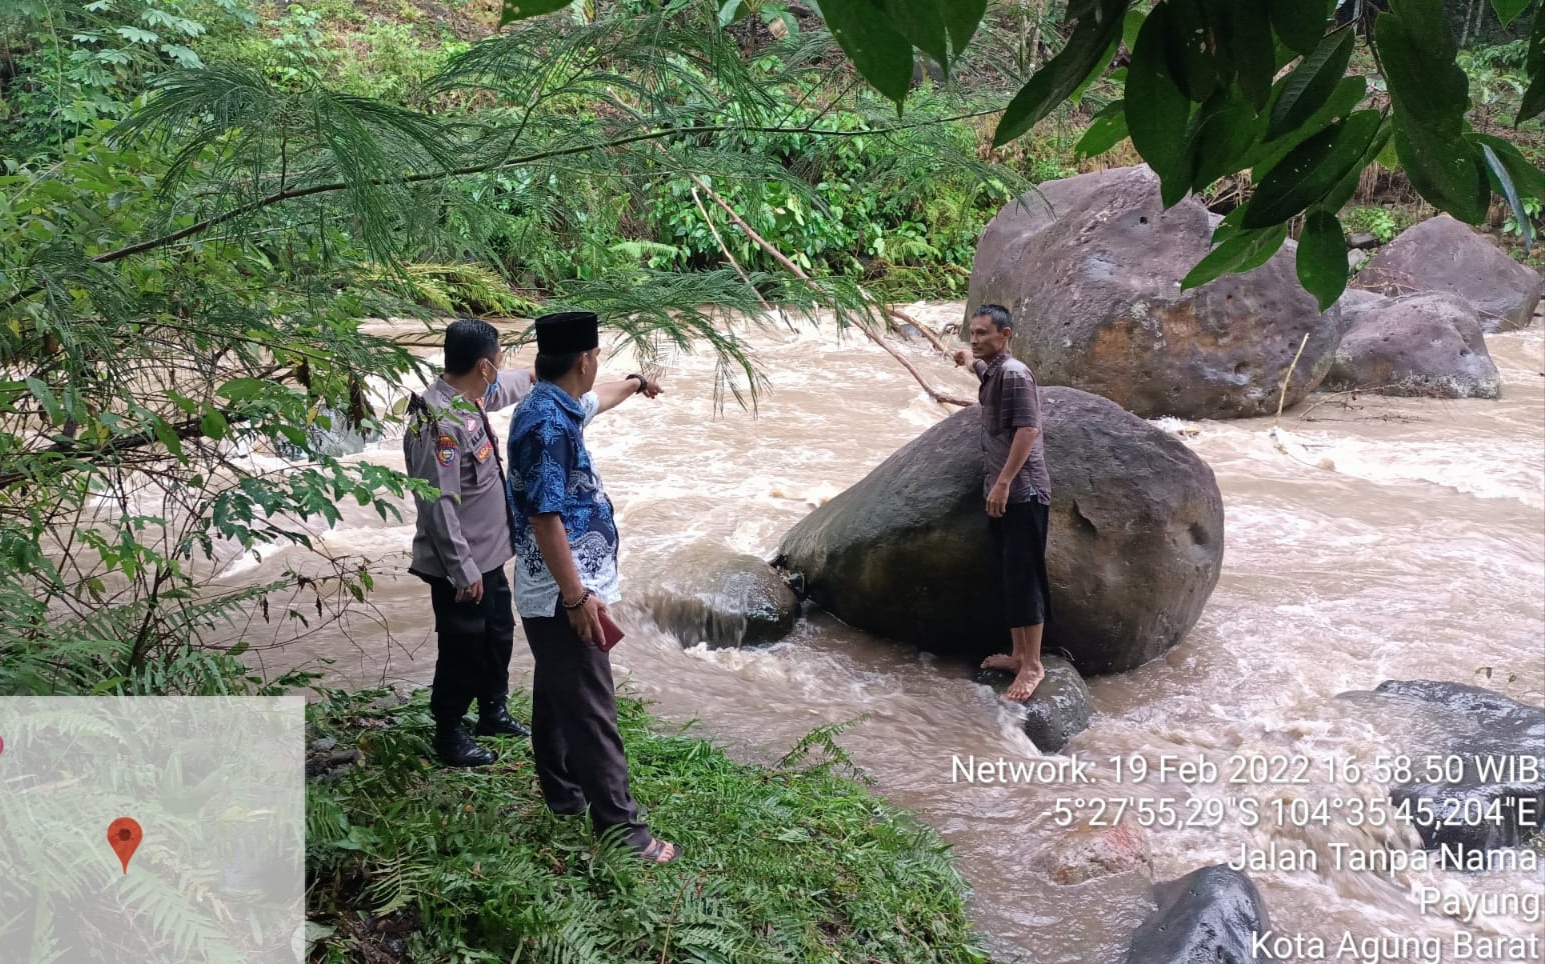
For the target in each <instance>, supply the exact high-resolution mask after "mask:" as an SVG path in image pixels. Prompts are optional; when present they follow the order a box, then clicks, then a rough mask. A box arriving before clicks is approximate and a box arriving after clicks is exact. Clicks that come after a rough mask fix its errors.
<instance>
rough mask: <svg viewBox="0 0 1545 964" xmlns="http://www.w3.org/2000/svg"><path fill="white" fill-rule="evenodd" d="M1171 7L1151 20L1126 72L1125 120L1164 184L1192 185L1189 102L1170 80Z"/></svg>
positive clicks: (1155, 13) (1135, 144)
mask: <svg viewBox="0 0 1545 964" xmlns="http://www.w3.org/2000/svg"><path fill="white" fill-rule="evenodd" d="M1168 9H1169V8H1168V7H1166V6H1164V5H1162V4H1161V5H1160V6H1158V7H1156V8H1155V9H1154V11H1153V12H1152V13H1150V14H1149V15H1148V19H1147V21H1146V22H1144V24H1143V29H1142V30H1141V31H1140V32H1139V33H1138V35H1137V48H1136V49H1135V50H1133V51H1132V63H1131V65H1130V66H1129V67H1128V68H1127V70H1128V73H1127V87H1126V104H1127V106H1126V115H1127V129H1128V131H1129V132H1130V134H1131V137H1132V146H1133V147H1135V148H1137V152H1138V153H1139V154H1141V155H1142V156H1143V160H1145V161H1147V162H1148V165H1149V166H1150V167H1152V168H1153V169H1154V171H1155V172H1156V173H1158V175H1159V179H1160V180H1161V181H1162V182H1165V183H1171V182H1175V183H1184V184H1185V186H1186V187H1190V185H1191V164H1190V161H1189V158H1188V147H1189V144H1188V138H1187V135H1188V126H1189V122H1190V119H1191V101H1190V100H1189V99H1187V97H1186V95H1185V94H1184V93H1183V92H1181V90H1180V88H1179V87H1178V86H1177V85H1176V83H1175V80H1174V78H1173V77H1171V76H1170V70H1169V58H1168V56H1167V55H1166V51H1165V38H1166V36H1167V30H1168V25H1167V18H1168Z"/></svg>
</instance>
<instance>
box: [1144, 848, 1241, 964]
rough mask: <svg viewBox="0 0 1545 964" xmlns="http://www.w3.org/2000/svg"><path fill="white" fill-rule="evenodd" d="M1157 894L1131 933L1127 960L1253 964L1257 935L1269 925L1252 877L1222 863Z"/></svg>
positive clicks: (1161, 963) (1163, 963)
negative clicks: (1151, 907) (1151, 909)
mask: <svg viewBox="0 0 1545 964" xmlns="http://www.w3.org/2000/svg"><path fill="white" fill-rule="evenodd" d="M1153 893H1154V899H1155V900H1156V901H1157V902H1158V905H1159V906H1158V908H1157V909H1156V910H1154V912H1153V913H1152V914H1149V915H1148V917H1147V918H1146V919H1145V920H1144V921H1143V923H1142V926H1140V927H1138V929H1137V933H1135V934H1133V935H1132V945H1131V947H1130V948H1129V949H1128V950H1127V964H1201V962H1203V961H1205V962H1208V964H1249V962H1251V961H1255V960H1256V959H1257V958H1256V955H1255V952H1254V941H1255V936H1256V935H1257V934H1265V933H1267V932H1268V931H1270V930H1271V924H1270V923H1269V922H1268V921H1267V918H1266V905H1265V904H1264V903H1263V902H1262V901H1261V895H1260V892H1259V891H1257V890H1256V889H1255V883H1254V881H1252V880H1251V879H1250V878H1249V876H1247V875H1246V874H1243V873H1240V872H1239V871H1237V870H1230V869H1229V868H1227V867H1225V866H1223V865H1222V864H1217V865H1215V866H1212V867H1203V868H1201V869H1200V870H1194V871H1192V872H1191V873H1189V874H1187V875H1186V876H1184V877H1181V878H1180V879H1179V880H1171V881H1166V882H1164V883H1161V884H1155V885H1154V888H1153Z"/></svg>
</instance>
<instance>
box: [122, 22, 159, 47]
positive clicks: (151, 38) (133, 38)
mask: <svg viewBox="0 0 1545 964" xmlns="http://www.w3.org/2000/svg"><path fill="white" fill-rule="evenodd" d="M113 32H114V33H116V34H117V35H118V36H120V37H122V38H123V39H125V40H127V41H128V42H129V43H131V44H153V43H158V42H159V41H160V40H161V35H160V34H158V33H156V32H155V31H154V30H145V29H143V28H141V27H128V26H124V27H119V28H118V29H117V30H115V31H113Z"/></svg>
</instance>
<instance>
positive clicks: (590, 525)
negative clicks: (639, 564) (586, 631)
mask: <svg viewBox="0 0 1545 964" xmlns="http://www.w3.org/2000/svg"><path fill="white" fill-rule="evenodd" d="M587 401H588V399H587ZM593 404H594V403H591V404H590V405H587V404H584V403H582V402H581V401H579V400H577V399H575V398H574V397H573V396H572V395H570V394H569V393H568V392H566V391H564V390H563V389H561V388H559V387H558V386H557V385H554V384H553V383H552V382H538V383H537V385H536V387H535V388H533V389H532V390H531V393H530V394H529V395H527V396H526V397H525V399H523V400H522V401H521V403H520V407H519V408H517V409H516V410H515V417H514V418H513V419H512V420H511V422H510V438H509V460H508V461H509V465H510V474H509V484H510V500H511V503H512V506H513V508H514V514H515V528H514V539H515V610H516V611H517V612H518V613H520V615H522V616H525V617H528V618H530V617H542V616H552V615H555V614H556V613H557V611H558V581H557V580H556V579H554V578H553V574H552V571H551V570H550V569H548V568H547V563H546V561H545V560H543V558H542V553H541V550H540V549H538V548H537V544H536V532H535V530H534V529H533V528H532V526H531V516H534V515H546V514H548V513H557V514H558V515H559V516H560V517H561V518H562V519H563V529H564V532H565V533H567V534H568V537H569V551H570V552H571V553H572V554H573V556H574V568H575V569H577V570H578V571H579V578H580V582H582V583H584V585H585V588H586V589H589V590H590V591H591V592H593V593H595V594H596V595H597V596H599V597H600V598H601V600H602V601H604V602H606V603H608V604H610V603H615V602H617V601H618V600H619V599H621V598H622V587H621V585H620V584H619V582H618V579H617V524H616V522H615V521H614V519H613V517H612V503H611V499H609V498H607V496H606V489H605V488H603V487H602V485H601V477H600V476H599V475H597V474H596V471H595V467H594V466H593V465H591V462H590V453H589V452H588V451H586V450H585V436H584V427H585V424H586V423H587V422H588V421H589V419H590V416H591V415H593V414H594V413H595V410H594V408H593V407H592V405H593Z"/></svg>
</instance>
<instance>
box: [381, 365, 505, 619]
mask: <svg viewBox="0 0 1545 964" xmlns="http://www.w3.org/2000/svg"><path fill="white" fill-rule="evenodd" d="M529 391H531V372H530V371H529V370H516V371H503V372H500V373H499V385H498V388H496V389H495V390H494V392H493V394H492V395H491V396H489V398H488V399H487V401H486V408H487V410H488V411H497V410H499V409H502V408H508V407H509V406H511V405H513V404H515V403H516V402H518V401H520V399H521V398H523V397H524V396H525V395H526V393H527V392H529ZM420 397H421V398H422V400H423V408H422V409H417V407H416V406H415V409H416V411H415V412H414V414H412V415H410V417H409V419H408V427H407V432H406V434H404V435H403V439H402V449H403V456H404V458H405V460H406V463H407V472H408V474H409V475H411V476H413V477H414V478H416V479H423V480H424V481H426V482H428V483H429V484H430V485H433V486H435V487H436V488H438V489H439V490H440V497H439V498H438V499H434V500H428V499H425V498H423V497H422V496H417V495H415V496H414V501H415V502H416V503H417V505H418V522H417V528H416V530H415V532H414V535H413V561H412V563H411V564H410V565H409V571H410V572H412V573H414V574H415V575H420V576H430V577H441V578H444V579H449V580H450V582H451V584H452V585H454V586H455V587H456V588H458V589H464V588H466V587H467V586H470V585H472V584H473V583H475V582H477V581H478V580H479V579H481V578H483V573H485V572H491V571H493V570H495V569H497V568H499V567H500V566H502V565H504V564H505V563H506V562H508V561H509V560H510V557H511V556H512V555H514V551H513V549H512V548H511V542H510V517H509V506H508V503H507V502H506V500H505V489H504V483H503V479H502V470H501V468H500V465H499V456H498V453H497V452H496V445H495V442H494V440H493V439H492V438H490V437H489V434H488V425H489V422H488V421H487V418H486V415H485V413H484V412H482V411H479V408H478V406H477V405H475V404H473V403H472V402H469V401H467V400H466V399H464V398H460V393H459V392H457V391H456V389H454V388H452V387H451V386H450V384H448V383H447V382H446V381H445V379H444V378H441V379H438V380H436V381H435V383H434V384H433V385H430V386H429V387H428V388H426V389H425V390H424V393H423V395H422V396H420Z"/></svg>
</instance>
